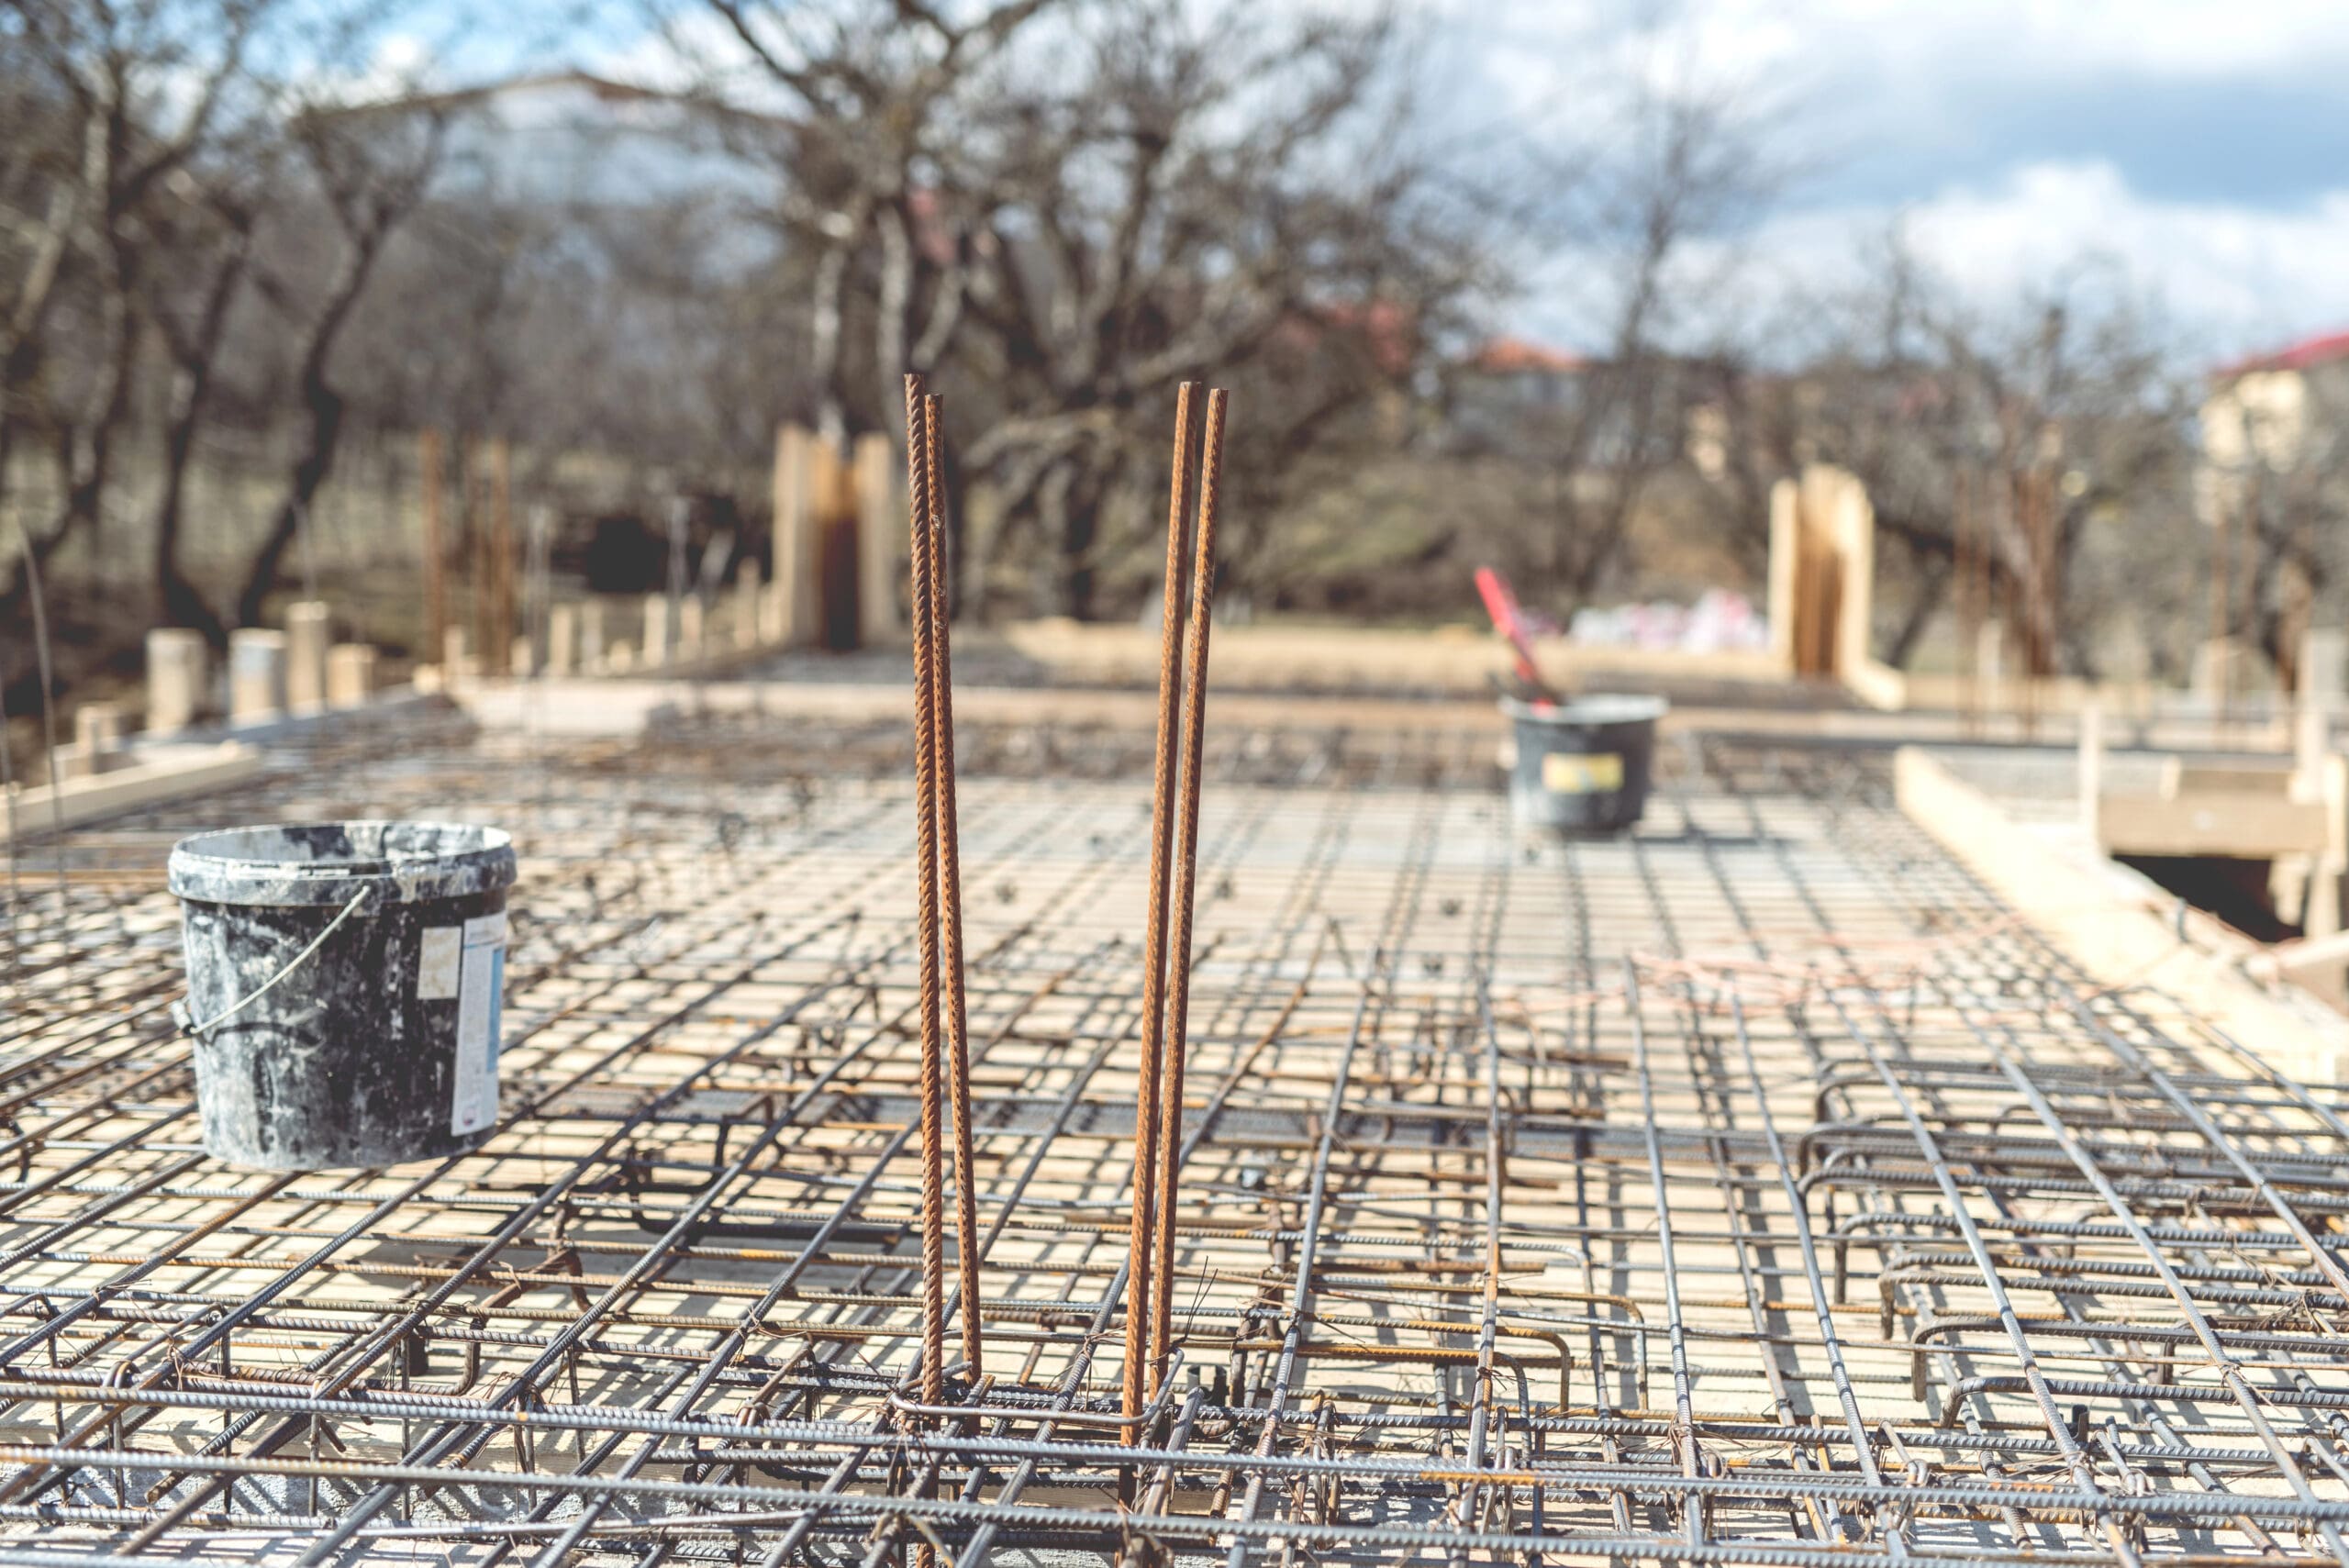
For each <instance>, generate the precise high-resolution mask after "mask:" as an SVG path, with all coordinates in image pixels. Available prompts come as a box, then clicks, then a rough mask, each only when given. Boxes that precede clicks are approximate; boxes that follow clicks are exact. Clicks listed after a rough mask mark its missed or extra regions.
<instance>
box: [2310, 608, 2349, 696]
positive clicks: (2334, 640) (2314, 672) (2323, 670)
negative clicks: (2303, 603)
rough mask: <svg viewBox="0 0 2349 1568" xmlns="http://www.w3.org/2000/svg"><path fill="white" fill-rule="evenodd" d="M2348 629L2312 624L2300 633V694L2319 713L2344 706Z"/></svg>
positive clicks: (2347, 663) (2348, 658) (2348, 652)
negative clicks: (2342, 701) (2342, 700)
mask: <svg viewBox="0 0 2349 1568" xmlns="http://www.w3.org/2000/svg"><path fill="white" fill-rule="evenodd" d="M2344 665H2349V631H2344V630H2343V628H2340V627H2337V626H2312V627H2310V628H2308V630H2307V631H2305V632H2303V633H2302V634H2301V635H2300V698H2301V701H2302V702H2303V703H2305V704H2307V705H2309V706H2313V707H2314V708H2316V709H2317V711H2318V712H2320V713H2331V712H2332V711H2333V710H2335V709H2336V708H2338V707H2339V706H2341V698H2342V695H2343V686H2344V682H2349V669H2344V668H2343V666H2344Z"/></svg>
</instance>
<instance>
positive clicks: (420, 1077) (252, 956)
mask: <svg viewBox="0 0 2349 1568" xmlns="http://www.w3.org/2000/svg"><path fill="white" fill-rule="evenodd" d="M513 882H514V849H513V843H512V840H509V839H508V838H507V836H506V835H505V834H504V833H503V832H500V831H499V830H498V829H496V828H468V827H462V826H459V825H457V824H453V823H445V822H322V823H305V824H289V825H284V826H278V827H270V828H228V829H227V830H225V831H222V832H217V833H199V834H197V835H196V836H195V838H192V839H184V840H181V841H180V842H179V844H178V845H176V846H175V847H174V848H173V851H172V860H171V889H172V891H173V893H175V894H177V895H179V897H180V900H181V913H182V917H183V925H182V940H183V942H184V946H185V949H186V953H187V987H188V999H187V1001H186V1003H185V1004H184V1006H185V1008H186V1017H185V1018H184V1020H183V1021H184V1025H185V1027H187V1029H189V1031H190V1032H191V1033H192V1034H193V1035H194V1036H195V1095H196V1103H197V1108H198V1109H199V1110H200V1111H201V1113H202V1115H203V1119H204V1147H205V1148H206V1150H207V1151H210V1152H211V1153H213V1154H215V1155H217V1156H218V1157H219V1158H221V1159H223V1160H229V1161H233V1162H236V1163H238V1164H240V1165H260V1166H265V1167H267V1168H269V1169H271V1170H278V1171H307V1170H316V1169H318V1168H320V1167H322V1166H332V1165H358V1166H378V1165H394V1164H397V1163H399V1162H402V1161H404V1160H424V1159H432V1158H436V1157H438V1156H441V1155H446V1154H454V1153H458V1152H461V1151H463V1150H467V1149H470V1148H473V1146H474V1145H476V1144H478V1143H480V1142H481V1141H482V1140H483V1139H484V1138H485V1137H487V1136H488V1133H489V1130H490V1129H491V1128H492V1127H494V1126H495V1124H496V1121H497V1051H498V1040H499V1035H498V1025H499V1013H500V1002H501V999H502V994H503V992H504V989H505V981H506V890H507V888H508V887H510V886H512V885H513Z"/></svg>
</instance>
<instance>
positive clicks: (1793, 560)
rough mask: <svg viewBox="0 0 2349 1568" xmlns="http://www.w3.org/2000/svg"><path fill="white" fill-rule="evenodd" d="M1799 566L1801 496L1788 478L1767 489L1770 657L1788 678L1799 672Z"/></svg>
mask: <svg viewBox="0 0 2349 1568" xmlns="http://www.w3.org/2000/svg"><path fill="white" fill-rule="evenodd" d="M1801 567H1802V496H1801V495H1800V493H1799V492H1798V490H1797V489H1796V487H1795V482H1794V481H1793V480H1791V479H1781V480H1779V481H1778V482H1777V483H1776V484H1773V485H1772V486H1770V601H1769V605H1768V608H1767V614H1768V617H1769V621H1770V657H1771V659H1772V660H1774V661H1775V662H1776V663H1777V666H1778V668H1779V669H1780V670H1781V671H1783V672H1784V673H1787V674H1789V675H1794V674H1799V673H1802V668H1801V665H1800V664H1799V663H1798V662H1797V660H1796V653H1795V650H1796V641H1795V617H1796V613H1797V611H1796V596H1797V584H1798V581H1799V579H1800V575H1801Z"/></svg>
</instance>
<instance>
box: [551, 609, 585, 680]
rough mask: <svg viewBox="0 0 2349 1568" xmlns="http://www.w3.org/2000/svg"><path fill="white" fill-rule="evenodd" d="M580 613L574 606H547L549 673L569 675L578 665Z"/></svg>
mask: <svg viewBox="0 0 2349 1568" xmlns="http://www.w3.org/2000/svg"><path fill="white" fill-rule="evenodd" d="M578 646H579V611H578V608H577V606H572V605H549V606H547V673H548V674H550V675H568V674H570V673H572V671H573V668H574V667H575V666H576V665H577V663H578V652H577V650H578Z"/></svg>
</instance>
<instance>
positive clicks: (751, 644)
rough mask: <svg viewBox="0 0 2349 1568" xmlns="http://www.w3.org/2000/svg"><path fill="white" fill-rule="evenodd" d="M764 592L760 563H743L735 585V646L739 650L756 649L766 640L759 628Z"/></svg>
mask: <svg viewBox="0 0 2349 1568" xmlns="http://www.w3.org/2000/svg"><path fill="white" fill-rule="evenodd" d="M763 591H764V584H762V583H761V581H760V573H759V563H758V562H755V561H745V562H742V565H741V569H740V574H739V576H738V577H737V578H736V580H735V584H734V645H735V646H736V647H737V648H756V647H757V646H758V645H759V644H760V643H761V642H762V641H763V640H765V639H764V637H763V634H762V632H761V629H760V626H759V620H760V603H761V597H762V595H763Z"/></svg>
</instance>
